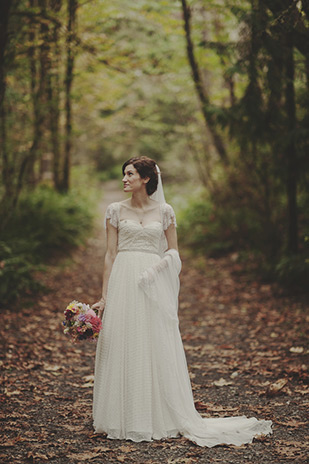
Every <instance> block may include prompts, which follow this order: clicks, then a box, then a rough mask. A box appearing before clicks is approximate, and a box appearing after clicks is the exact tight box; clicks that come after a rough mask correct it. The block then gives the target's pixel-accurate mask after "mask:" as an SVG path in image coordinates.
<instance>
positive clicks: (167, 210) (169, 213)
mask: <svg viewBox="0 0 309 464" xmlns="http://www.w3.org/2000/svg"><path fill="white" fill-rule="evenodd" d="M160 206H161V211H162V219H163V228H164V230H166V229H168V227H169V226H170V225H171V224H174V226H177V223H176V215H175V211H174V209H173V207H172V206H171V205H170V204H169V203H161V205H160Z"/></svg>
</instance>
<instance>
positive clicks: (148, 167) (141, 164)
mask: <svg viewBox="0 0 309 464" xmlns="http://www.w3.org/2000/svg"><path fill="white" fill-rule="evenodd" d="M129 164H132V165H133V166H134V167H135V169H136V170H137V172H138V173H139V175H140V176H141V178H142V179H145V178H146V177H149V181H148V182H147V184H146V191H147V194H148V195H152V194H153V193H154V192H155V191H156V190H157V187H158V172H157V168H156V163H155V161H154V160H152V159H151V158H148V156H139V157H134V158H130V159H129V160H128V161H126V162H125V163H124V165H123V166H122V173H123V175H124V171H125V168H126V167H127V166H128V165H129Z"/></svg>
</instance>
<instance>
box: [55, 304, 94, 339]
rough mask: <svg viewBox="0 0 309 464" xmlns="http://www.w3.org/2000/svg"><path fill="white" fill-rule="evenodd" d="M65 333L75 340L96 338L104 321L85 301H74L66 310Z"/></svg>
mask: <svg viewBox="0 0 309 464" xmlns="http://www.w3.org/2000/svg"><path fill="white" fill-rule="evenodd" d="M63 325H64V331H63V332H64V333H65V334H69V335H70V336H71V338H72V340H73V341H74V342H78V341H80V340H95V339H97V338H98V336H99V332H100V330H101V328H102V321H101V319H100V317H98V316H97V315H96V313H95V312H94V311H93V309H91V308H90V306H89V305H87V304H85V303H80V302H79V301H72V302H71V303H70V304H69V305H68V306H67V308H66V310H65V311H64V321H63Z"/></svg>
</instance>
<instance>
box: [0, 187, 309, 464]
mask: <svg viewBox="0 0 309 464" xmlns="http://www.w3.org/2000/svg"><path fill="white" fill-rule="evenodd" d="M107 193H108V192H107ZM109 200H111V201H113V200H114V196H113V197H112V198H109V197H108V194H107V195H106V202H108V201H109ZM103 210H104V208H103ZM103 234H104V232H103V230H102V229H101V228H100V229H98V231H97V237H96V238H97V239H99V240H89V245H88V246H87V247H83V248H81V249H79V250H78V251H77V252H76V253H75V255H74V257H73V258H72V260H71V263H70V265H69V266H67V267H64V268H52V267H51V268H50V269H49V272H48V273H47V274H46V276H45V279H46V283H47V284H48V285H49V287H50V289H51V291H50V293H48V294H46V295H41V296H39V297H38V299H37V300H36V301H33V304H32V306H26V305H25V306H21V303H19V304H17V305H16V307H17V310H15V308H6V309H3V310H2V314H1V326H0V341H1V348H2V350H1V358H0V368H1V370H2V380H1V386H2V388H1V393H0V400H1V405H2V407H1V415H0V421H1V435H2V437H1V439H0V459H1V463H3V464H11V463H12V462H14V464H21V463H44V462H50V463H52V464H63V463H64V462H65V463H66V464H75V463H83V462H89V463H92V462H93V463H95V464H96V463H101V462H108V463H110V464H113V463H119V462H128V463H131V462H132V463H134V464H146V463H147V464H159V463H160V464H161V463H162V462H166V463H170V464H180V463H184V464H194V463H195V462H201V463H202V462H207V463H208V462H209V463H211V462H220V463H223V462H227V461H228V462H229V463H232V464H239V463H240V462H245V461H246V462H247V461H248V462H249V461H250V462H251V463H252V464H260V463H261V462H274V463H277V462H278V463H279V462H280V463H281V462H285V461H284V460H285V459H287V460H292V459H293V456H294V457H295V461H294V462H298V461H299V462H302V460H303V462H304V458H303V457H304V456H306V455H308V453H309V450H308V437H307V436H306V429H305V424H306V420H307V418H306V413H307V410H308V406H309V400H308V394H309V387H308V381H309V375H308V321H309V318H308V308H307V305H306V302H305V300H304V299H303V298H302V297H301V296H300V297H298V298H296V297H295V298H292V297H290V296H287V295H285V294H284V293H283V292H282V291H280V289H278V288H276V287H275V286H272V285H269V284H265V283H261V282H259V281H258V280H256V279H253V278H251V277H249V276H248V274H246V273H245V272H244V271H243V268H242V265H241V263H240V262H238V260H237V258H235V255H233V256H230V257H228V256H227V257H224V258H218V259H208V260H207V261H205V269H204V270H201V269H200V268H199V269H197V268H196V267H195V266H194V261H193V260H191V259H185V260H184V263H183V271H182V274H181V295H180V309H179V318H180V329H181V334H182V339H183V342H184V347H185V351H186V356H187V361H188V367H189V371H190V377H191V382H192V388H193V391H194V399H195V406H196V408H197V410H198V411H199V412H200V413H201V414H202V415H203V417H226V416H233V415H246V416H255V417H257V418H265V419H271V420H273V422H274V434H273V435H272V436H271V437H259V438H257V439H256V440H254V442H253V443H252V444H250V445H246V446H242V447H226V446H221V447H215V448H211V449H207V448H200V447H198V446H197V445H195V444H194V443H191V442H189V441H188V440H186V439H185V438H183V437H182V438H177V439H164V440H160V441H154V442H151V443H147V442H141V443H133V442H130V441H122V440H109V439H107V438H106V434H95V433H94V432H93V428H92V418H91V408H92V387H93V369H94V355H95V348H96V346H95V344H92V343H84V344H79V345H73V344H72V343H71V342H70V340H69V339H68V338H66V337H65V336H64V334H63V331H62V327H61V322H62V318H63V310H64V309H65V307H66V305H67V302H68V301H71V300H72V299H73V298H74V297H76V292H75V289H78V299H79V300H80V301H84V302H86V303H93V302H94V301H95V300H96V298H97V296H98V295H100V292H101V278H100V276H101V275H102V267H103V264H102V263H103V256H104V247H103ZM81 269H82V272H81ZM250 449H252V450H254V452H252V453H251V454H250V458H247V457H246V456H247V454H246V453H249V451H250ZM227 456H228V458H227ZM264 457H265V459H264ZM297 460H298V461H297Z"/></svg>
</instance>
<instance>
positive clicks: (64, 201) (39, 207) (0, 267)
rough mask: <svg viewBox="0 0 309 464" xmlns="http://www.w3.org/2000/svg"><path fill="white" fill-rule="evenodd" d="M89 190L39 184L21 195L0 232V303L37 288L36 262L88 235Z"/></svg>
mask: <svg viewBox="0 0 309 464" xmlns="http://www.w3.org/2000/svg"><path fill="white" fill-rule="evenodd" d="M89 190H91V189H86V192H87V193H86V194H80V193H79V192H78V191H77V190H76V189H74V190H73V191H72V192H70V193H68V194H65V195H62V194H59V193H57V192H55V191H54V190H53V189H51V188H50V187H47V186H42V187H38V188H37V189H36V190H35V191H33V192H28V193H24V194H22V195H21V197H20V200H19V203H18V206H17V208H16V211H14V214H13V215H11V217H10V218H9V220H8V221H7V223H6V226H5V229H4V230H1V232H0V243H1V246H0V277H1V285H0V305H1V304H2V305H3V304H6V303H7V302H11V301H12V300H13V299H14V298H15V297H17V296H20V295H21V294H23V293H25V292H29V291H34V290H38V288H39V287H40V285H39V283H38V282H37V281H36V280H35V278H34V272H35V271H36V270H37V269H38V265H40V264H41V263H46V262H47V261H48V260H49V259H50V258H52V257H53V256H54V255H55V254H56V256H57V257H59V256H61V255H63V256H66V255H67V254H68V252H69V251H70V250H71V249H73V248H74V247H75V246H77V245H79V244H81V243H82V242H83V241H84V240H85V238H86V237H87V235H89V232H90V231H91V229H92V222H93V210H94V208H93V201H92V199H91V198H90V195H89Z"/></svg>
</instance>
